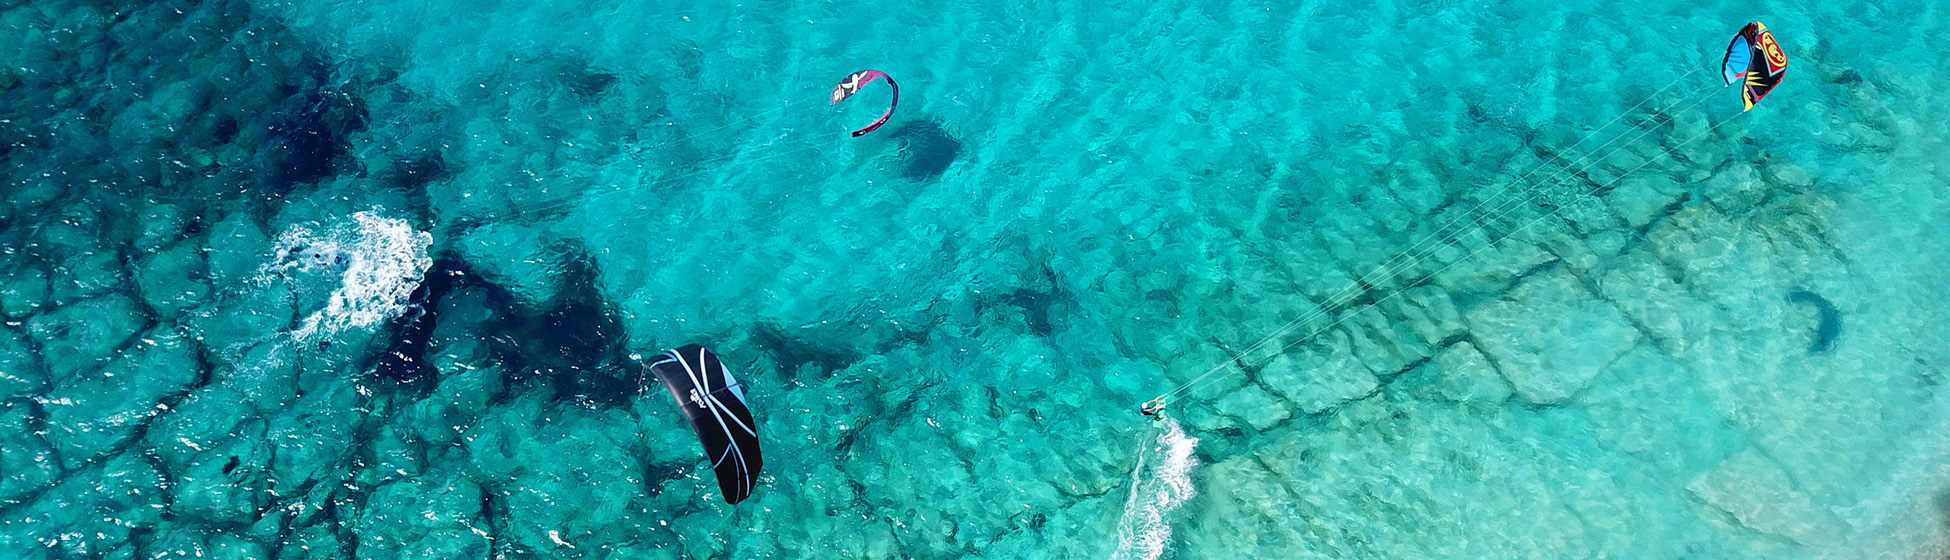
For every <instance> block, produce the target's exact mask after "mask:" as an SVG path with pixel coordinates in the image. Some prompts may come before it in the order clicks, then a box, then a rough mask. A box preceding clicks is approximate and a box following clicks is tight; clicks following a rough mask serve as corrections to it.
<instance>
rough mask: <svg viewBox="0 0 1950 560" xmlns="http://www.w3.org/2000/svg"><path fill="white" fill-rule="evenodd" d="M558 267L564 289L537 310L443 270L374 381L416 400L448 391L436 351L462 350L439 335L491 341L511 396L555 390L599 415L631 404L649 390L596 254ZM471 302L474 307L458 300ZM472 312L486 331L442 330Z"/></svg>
mask: <svg viewBox="0 0 1950 560" xmlns="http://www.w3.org/2000/svg"><path fill="white" fill-rule="evenodd" d="M563 254H565V255H566V256H565V257H564V258H563V259H562V261H561V262H560V263H559V264H558V265H557V266H558V267H559V268H560V269H561V272H560V274H558V275H557V279H558V281H559V282H561V284H560V286H559V289H558V290H557V294H558V295H557V296H556V298H555V299H553V300H551V301H547V302H540V303H537V304H533V305H529V304H525V303H523V302H522V301H521V299H520V298H518V297H516V296H515V294H514V292H513V291H512V290H509V289H508V288H506V287H504V286H501V285H499V284H496V283H494V282H493V281H491V280H489V279H488V278H486V277H484V276H481V275H480V274H476V273H474V272H473V270H472V269H471V267H470V266H469V265H468V264H467V263H466V262H464V261H462V260H460V259H459V258H457V257H453V256H449V255H443V256H441V257H439V258H437V259H435V260H434V265H433V267H432V268H431V269H429V270H428V271H427V274H426V276H425V277H424V278H423V279H422V280H421V283H420V286H419V287H418V288H416V289H415V290H414V292H413V295H412V296H411V297H410V298H409V300H408V301H409V303H408V308H407V311H406V312H405V313H404V314H402V315H401V316H400V317H398V318H396V319H394V320H393V321H392V322H391V323H390V324H389V326H388V329H387V330H386V332H388V333H391V334H390V337H389V338H388V339H386V340H385V346H384V349H383V350H382V351H380V352H378V353H377V354H376V355H375V356H373V358H372V360H371V363H370V364H369V365H368V367H370V368H371V371H372V372H373V374H374V375H376V376H377V377H379V378H382V379H388V380H391V381H393V382H395V383H397V386H398V387H399V389H400V390H401V392H402V393H404V394H406V395H408V396H410V397H420V396H425V395H426V394H427V393H428V391H429V390H430V389H432V387H433V386H434V385H436V384H437V383H438V379H437V378H438V376H439V372H438V371H436V370H435V369H434V368H433V366H432V365H431V364H430V363H428V358H429V356H428V352H429V350H430V349H433V348H439V347H440V346H442V345H443V344H445V343H451V342H455V341H451V340H439V339H437V338H436V337H435V336H434V335H435V333H436V332H439V333H449V332H451V333H456V334H451V335H446V336H466V337H470V338H474V339H477V340H481V341H485V344H486V345H487V346H488V352H489V354H490V356H491V358H492V359H493V360H495V361H498V362H500V363H502V364H505V365H506V366H507V371H508V372H509V373H508V374H507V377H506V379H504V380H503V381H504V383H502V387H503V388H504V389H503V392H501V393H499V394H497V395H495V398H496V400H501V399H504V398H506V396H507V395H508V394H509V393H511V392H519V391H524V390H532V389H536V388H543V387H545V388H546V390H549V391H551V392H552V393H553V394H554V397H555V398H557V399H563V400H573V401H576V402H581V403H587V404H592V405H603V406H616V405H621V404H624V403H627V402H628V401H629V399H630V397H631V396H632V395H634V394H635V393H636V392H637V389H638V387H639V381H638V379H637V376H636V373H635V370H634V369H632V368H631V367H630V364H629V360H628V358H627V357H626V356H624V352H623V349H624V346H625V343H624V337H623V322H622V320H621V319H619V318H618V317H617V315H616V313H615V311H614V310H613V309H612V306H611V305H610V304H609V302H608V301H606V300H604V299H603V298H602V294H601V293H600V291H599V289H598V287H597V285H596V281H597V279H598V278H600V276H601V274H600V272H599V271H598V270H597V269H596V265H595V263H594V262H593V261H591V259H590V258H589V255H588V254H587V252H586V251H583V250H581V249H579V248H574V247H572V248H569V249H567V250H566V251H563ZM461 294H470V295H471V297H468V298H458V297H457V296H459V295H461ZM450 299H451V300H453V301H458V302H463V303H461V304H458V305H466V306H469V307H473V308H475V309H474V310H475V311H476V312H478V313H483V314H484V318H482V319H481V320H480V322H479V323H475V324H465V325H454V326H451V327H450V328H447V329H441V328H440V325H441V321H442V320H443V315H444V313H443V312H445V311H450V310H451V308H452V307H453V306H454V305H456V304H449V303H446V302H447V301H449V300H450Z"/></svg>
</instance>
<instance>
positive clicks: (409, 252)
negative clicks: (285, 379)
mask: <svg viewBox="0 0 1950 560" xmlns="http://www.w3.org/2000/svg"><path fill="white" fill-rule="evenodd" d="M432 246H433V235H432V234H430V233H427V232H424V231H417V230H414V229H413V226H412V224H408V223H407V222H406V221H405V220H398V219H393V218H386V217H382V216H380V215H378V214H374V213H372V212H358V213H355V214H353V215H352V220H351V222H349V223H339V224H334V225H332V226H329V227H325V228H322V229H315V228H313V227H307V226H293V227H291V228H290V229H287V230H285V231H284V232H283V233H280V234H278V239H277V242H276V243H275V244H274V245H273V249H274V250H275V251H276V254H275V255H274V256H273V258H272V260H271V262H270V263H269V264H267V265H266V266H265V269H264V271H263V272H265V273H267V275H288V274H293V273H299V274H314V275H318V274H323V275H336V276H337V280H338V285H337V287H336V288H335V289H333V290H332V293H331V295H330V296H329V299H328V300H327V301H326V302H325V305H324V307H323V308H321V309H318V310H317V311H314V312H312V313H311V314H310V315H307V316H306V317H305V318H304V320H303V321H302V322H300V323H299V325H298V327H297V328H296V329H293V330H292V331H291V336H292V338H294V339H297V340H306V339H309V338H311V337H313V336H318V335H327V336H329V335H331V334H334V333H338V332H342V331H345V330H347V329H354V328H362V327H370V326H373V325H377V324H379V323H380V322H382V321H386V320H388V319H391V318H393V317H397V316H399V314H400V313H402V312H404V311H405V310H406V305H407V299H408V298H409V297H411V296H412V295H413V290H414V288H417V287H419V285H420V278H422V277H424V276H425V275H426V272H427V269H428V268H430V267H432V266H433V258H432V257H430V256H428V255H427V249H428V248H429V247H432ZM321 291H322V290H321Z"/></svg>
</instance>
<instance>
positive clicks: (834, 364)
mask: <svg viewBox="0 0 1950 560" xmlns="http://www.w3.org/2000/svg"><path fill="white" fill-rule="evenodd" d="M751 336H752V343H754V344H757V345H758V347H759V348H760V349H763V350H764V351H765V352H766V353H768V354H771V355H772V363H774V364H777V365H778V368H779V375H780V376H782V377H784V378H787V379H791V378H793V377H796V376H797V375H798V372H799V369H800V367H801V366H806V365H811V366H813V369H815V370H817V375H818V376H819V377H820V378H826V377H830V376H832V375H833V374H835V373H839V372H840V371H842V370H845V369H846V368H848V367H851V366H852V365H853V362H857V361H860V355H859V354H857V353H855V352H853V351H852V350H850V349H845V348H842V349H838V350H832V349H827V348H823V347H821V346H819V345H817V344H813V343H810V342H806V341H804V340H801V339H798V338H795V337H793V336H791V335H788V334H786V333H785V332H784V331H783V330H781V329H779V327H777V326H774V325H759V326H758V328H755V329H752V335H751Z"/></svg>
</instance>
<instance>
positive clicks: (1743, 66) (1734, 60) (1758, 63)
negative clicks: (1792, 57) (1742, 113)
mask: <svg viewBox="0 0 1950 560" xmlns="http://www.w3.org/2000/svg"><path fill="white" fill-rule="evenodd" d="M1787 63H1788V61H1787V53H1784V52H1781V44H1780V43H1776V42H1774V34H1773V33H1772V32H1769V31H1768V30H1767V26H1765V25H1761V23H1760V22H1758V21H1750V22H1747V26H1746V27H1742V28H1740V34H1739V35H1735V36H1734V37H1733V42H1732V43H1730V44H1728V45H1727V58H1726V61H1725V62H1724V64H1723V65H1722V66H1721V71H1722V72H1723V73H1725V74H1726V78H1727V85H1733V83H1734V82H1735V81H1741V82H1744V85H1743V87H1742V88H1741V91H1740V97H1741V98H1742V99H1745V100H1747V108H1746V109H1745V110H1748V111H1751V110H1753V109H1754V104H1755V103H1759V102H1760V98H1762V97H1767V92H1770V91H1774V86H1775V85H1778V84H1780V83H1781V76H1782V75H1783V74H1786V73H1787Z"/></svg>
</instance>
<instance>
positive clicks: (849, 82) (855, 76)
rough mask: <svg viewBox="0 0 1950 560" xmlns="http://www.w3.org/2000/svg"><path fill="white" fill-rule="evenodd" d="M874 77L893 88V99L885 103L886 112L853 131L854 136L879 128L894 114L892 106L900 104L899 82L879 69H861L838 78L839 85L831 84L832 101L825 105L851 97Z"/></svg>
mask: <svg viewBox="0 0 1950 560" xmlns="http://www.w3.org/2000/svg"><path fill="white" fill-rule="evenodd" d="M875 78H880V79H885V80H887V87H890V88H893V90H894V100H893V101H892V102H889V103H888V104H887V112H886V113H883V114H881V115H880V120H876V121H873V124H869V125H867V126H866V127H865V128H861V129H859V130H855V131H853V136H854V137H855V138H858V137H859V136H860V135H862V134H866V133H869V132H873V129H876V128H880V125H883V124H887V119H888V118H889V117H892V116H894V106H896V105H900V103H901V86H900V84H896V83H894V77H893V76H888V75H887V73H886V72H881V71H879V70H861V71H859V72H854V73H852V74H847V75H846V79H844V80H840V84H839V85H837V86H833V102H832V103H828V104H827V105H837V104H839V102H840V101H843V100H845V99H846V98H848V97H852V96H853V94H855V93H859V91H860V88H863V87H867V84H868V83H869V82H872V81H873V80H874V79H875Z"/></svg>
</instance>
